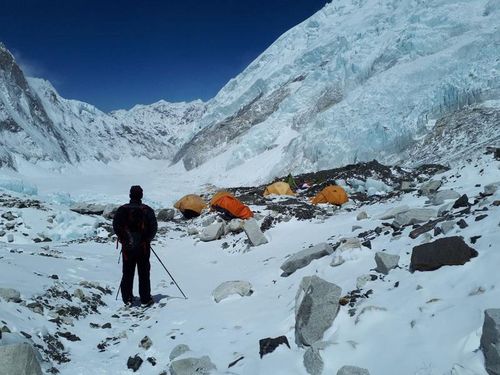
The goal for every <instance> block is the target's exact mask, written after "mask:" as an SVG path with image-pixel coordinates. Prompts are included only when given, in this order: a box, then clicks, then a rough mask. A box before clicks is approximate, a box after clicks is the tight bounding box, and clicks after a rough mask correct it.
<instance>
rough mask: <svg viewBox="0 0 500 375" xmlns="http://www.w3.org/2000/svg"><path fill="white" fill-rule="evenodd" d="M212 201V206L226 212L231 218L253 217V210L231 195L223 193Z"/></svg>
mask: <svg viewBox="0 0 500 375" xmlns="http://www.w3.org/2000/svg"><path fill="white" fill-rule="evenodd" d="M212 201H213V198H212ZM212 201H211V203H210V206H211V207H212V208H213V209H214V210H217V211H219V212H221V213H223V214H226V215H227V216H228V217H229V218H239V219H249V218H251V217H253V212H252V210H250V208H249V207H248V206H246V205H244V204H243V203H241V202H240V201H239V200H238V199H236V198H235V197H233V196H231V195H223V196H221V197H219V198H218V199H217V200H216V201H214V202H213V203H212Z"/></svg>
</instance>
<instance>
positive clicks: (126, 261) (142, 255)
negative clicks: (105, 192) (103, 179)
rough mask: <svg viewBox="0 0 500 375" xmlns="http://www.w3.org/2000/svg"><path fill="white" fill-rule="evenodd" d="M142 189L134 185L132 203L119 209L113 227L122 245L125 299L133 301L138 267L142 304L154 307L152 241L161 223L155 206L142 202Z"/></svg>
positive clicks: (130, 195) (122, 290)
mask: <svg viewBox="0 0 500 375" xmlns="http://www.w3.org/2000/svg"><path fill="white" fill-rule="evenodd" d="M142 196H143V192H142V188H141V187H140V186H139V185H135V186H132V187H131V188H130V194H129V197H130V202H129V203H128V204H124V205H123V206H121V207H120V208H118V210H117V211H116V214H115V216H114V218H113V229H114V231H115V233H116V235H117V236H118V241H119V242H120V243H121V244H122V257H123V276H122V281H121V283H120V288H121V294H122V299H123V302H124V303H125V304H126V305H128V306H131V305H132V304H133V300H134V296H133V286H134V274H135V267H136V265H137V273H138V274H139V296H140V298H141V304H142V305H144V306H150V305H152V304H153V303H154V301H153V298H152V297H151V282H150V279H149V271H150V268H151V265H150V263H149V257H150V254H151V241H152V240H153V238H154V236H155V235H156V231H157V229H158V223H157V221H156V216H155V213H154V211H153V209H152V208H151V207H149V206H147V205H145V204H143V203H142Z"/></svg>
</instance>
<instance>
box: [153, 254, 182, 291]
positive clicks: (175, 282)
mask: <svg viewBox="0 0 500 375" xmlns="http://www.w3.org/2000/svg"><path fill="white" fill-rule="evenodd" d="M149 248H150V249H151V251H152V252H153V254H154V255H155V256H156V258H158V261H159V262H160V264H161V265H162V266H163V268H164V269H165V271H167V273H168V276H170V278H171V279H172V281H173V282H174V284H175V286H176V287H177V288H178V289H179V290H180V292H181V293H182V295H183V296H184V298H185V299H187V297H186V295H185V294H184V292H183V291H182V289H181V288H180V287H179V285H178V284H177V281H175V279H174V278H173V276H172V275H171V274H170V272H168V270H167V267H165V265H164V264H163V262H162V261H161V259H160V257H159V256H158V254H156V251H154V249H153V248H152V247H151V246H149Z"/></svg>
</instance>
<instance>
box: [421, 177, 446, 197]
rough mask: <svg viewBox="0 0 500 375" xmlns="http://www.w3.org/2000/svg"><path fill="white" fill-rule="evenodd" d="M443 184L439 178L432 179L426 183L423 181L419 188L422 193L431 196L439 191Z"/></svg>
mask: <svg viewBox="0 0 500 375" xmlns="http://www.w3.org/2000/svg"><path fill="white" fill-rule="evenodd" d="M442 184H443V183H442V182H441V181H439V180H430V181H427V182H426V183H423V184H422V185H421V186H420V188H419V189H418V192H419V193H420V194H422V195H425V196H429V195H431V194H434V193H435V192H436V191H438V189H439V188H440V187H441V185H442Z"/></svg>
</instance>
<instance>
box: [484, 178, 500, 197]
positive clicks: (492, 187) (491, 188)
mask: <svg viewBox="0 0 500 375" xmlns="http://www.w3.org/2000/svg"><path fill="white" fill-rule="evenodd" d="M498 188H500V181H497V182H493V183H492V184H488V185H484V194H486V195H493V194H495V193H496V191H497V190H498Z"/></svg>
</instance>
